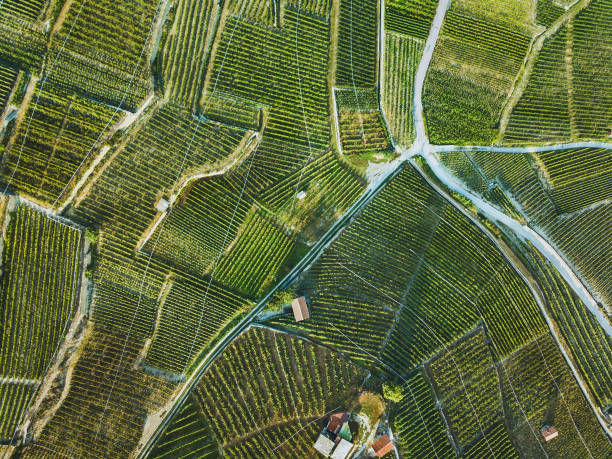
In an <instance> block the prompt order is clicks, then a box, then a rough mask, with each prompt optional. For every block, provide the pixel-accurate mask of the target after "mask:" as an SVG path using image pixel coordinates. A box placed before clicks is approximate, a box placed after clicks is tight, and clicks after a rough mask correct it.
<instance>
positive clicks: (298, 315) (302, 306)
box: [291, 296, 310, 322]
mask: <svg viewBox="0 0 612 459" xmlns="http://www.w3.org/2000/svg"><path fill="white" fill-rule="evenodd" d="M291 308H292V309H293V316H294V317H295V321H296V322H301V321H302V320H306V319H308V318H309V317H310V312H309V311H308V304H307V303H306V298H304V297H303V296H300V297H299V298H294V299H293V301H292V302H291Z"/></svg>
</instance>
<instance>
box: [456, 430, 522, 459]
mask: <svg viewBox="0 0 612 459" xmlns="http://www.w3.org/2000/svg"><path fill="white" fill-rule="evenodd" d="M490 454H493V455H494V456H495V457H503V458H504V459H518V458H519V457H520V456H519V455H518V453H517V452H516V448H515V447H514V445H513V444H512V441H511V440H510V437H509V436H508V432H507V431H506V428H505V426H504V424H503V422H500V423H498V424H496V425H495V426H493V428H491V429H490V430H488V431H487V432H486V439H485V437H482V438H481V439H480V440H478V441H477V442H476V443H474V444H472V445H470V447H469V448H468V449H467V450H465V451H464V453H463V457H464V458H466V459H480V458H482V457H487V456H489V455H490Z"/></svg>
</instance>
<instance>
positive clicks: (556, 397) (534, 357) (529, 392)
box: [501, 334, 612, 458]
mask: <svg viewBox="0 0 612 459" xmlns="http://www.w3.org/2000/svg"><path fill="white" fill-rule="evenodd" d="M504 365H505V370H504V371H505V376H504V377H503V378H501V380H502V390H503V391H504V394H509V395H507V396H506V397H507V398H506V416H508V418H509V420H510V425H511V426H512V429H511V436H512V437H513V439H514V444H515V445H517V448H518V451H519V454H520V455H521V456H522V457H544V453H543V450H544V451H546V454H547V455H548V456H556V455H563V454H567V452H568V451H572V452H574V453H575V454H577V455H587V456H588V455H589V453H590V455H592V457H594V458H605V457H608V456H609V455H610V454H611V453H612V444H610V441H609V440H608V438H607V437H606V434H605V433H604V432H603V430H602V428H601V426H600V425H599V424H598V422H597V420H596V419H595V417H594V416H593V413H592V411H591V408H590V406H589V405H588V403H587V401H586V399H585V398H584V396H583V395H582V392H581V391H580V388H579V387H578V384H577V383H576V380H575V379H574V377H573V375H572V373H571V371H570V370H569V368H568V367H567V365H566V363H565V361H564V360H563V357H562V356H561V354H560V352H559V350H558V348H557V347H556V344H555V343H554V341H553V339H552V337H551V336H550V335H549V334H544V335H542V336H540V337H538V338H537V340H536V341H534V342H533V343H530V344H529V345H527V346H525V347H524V348H522V349H521V350H520V351H519V352H517V353H516V354H514V355H512V356H511V357H510V358H509V359H507V360H506V361H505V364H504ZM506 375H507V376H506ZM510 384H511V385H512V387H510ZM519 403H520V406H519ZM525 417H527V419H528V422H526V421H525ZM544 425H554V426H555V427H556V428H557V429H558V431H559V433H560V434H559V436H558V437H557V438H555V439H554V441H550V442H544V441H543V439H542V436H541V434H540V432H539V430H540V428H541V427H542V426H544ZM574 453H572V454H574Z"/></svg>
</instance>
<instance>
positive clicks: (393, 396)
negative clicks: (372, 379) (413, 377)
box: [382, 381, 404, 403]
mask: <svg viewBox="0 0 612 459" xmlns="http://www.w3.org/2000/svg"><path fill="white" fill-rule="evenodd" d="M382 388H383V397H385V400H388V401H390V402H393V403H399V402H401V401H402V399H403V398H404V389H403V388H402V386H400V385H398V384H395V383H393V382H390V381H385V382H384V383H383V385H382Z"/></svg>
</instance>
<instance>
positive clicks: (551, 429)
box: [542, 426, 559, 441]
mask: <svg viewBox="0 0 612 459" xmlns="http://www.w3.org/2000/svg"><path fill="white" fill-rule="evenodd" d="M542 436H543V437H544V440H546V441H551V440H552V439H553V438H555V437H558V436H559V431H558V430H557V428H556V427H555V426H546V427H542Z"/></svg>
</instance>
